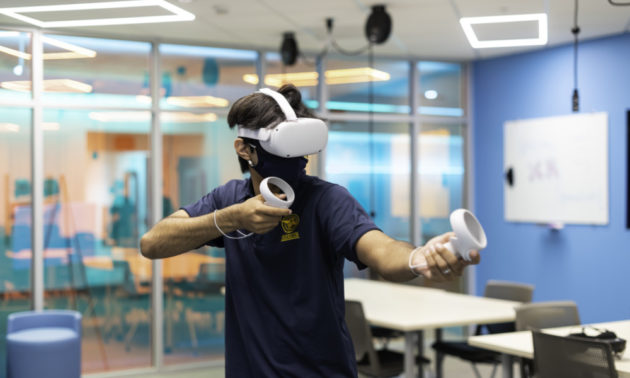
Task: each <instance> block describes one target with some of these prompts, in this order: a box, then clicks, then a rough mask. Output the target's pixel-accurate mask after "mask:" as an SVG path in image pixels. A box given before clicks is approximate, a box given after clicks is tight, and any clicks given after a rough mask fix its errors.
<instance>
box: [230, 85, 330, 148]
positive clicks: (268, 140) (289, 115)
mask: <svg viewBox="0 0 630 378" xmlns="http://www.w3.org/2000/svg"><path fill="white" fill-rule="evenodd" d="M260 92H261V93H264V94H266V95H268V96H270V97H272V98H273V99H274V100H276V102H277V103H278V105H279V106H280V109H282V112H283V113H284V115H285V117H286V121H284V122H281V123H279V124H278V125H276V126H275V127H273V128H261V129H256V130H252V129H246V128H244V127H242V126H239V127H238V136H239V137H245V138H251V139H256V140H258V141H259V143H260V146H261V147H262V148H264V149H265V151H267V152H269V153H271V154H273V155H276V156H280V157H283V158H292V157H300V156H306V155H311V154H316V153H319V152H321V151H322V150H323V149H324V148H325V147H326V144H327V143H328V126H326V123H325V122H324V121H322V120H321V119H317V118H297V116H296V115H295V111H294V110H293V108H292V107H291V105H290V104H289V102H288V101H287V99H286V98H285V97H284V96H283V95H282V94H280V93H278V92H276V91H273V90H271V89H268V88H263V89H261V90H260Z"/></svg>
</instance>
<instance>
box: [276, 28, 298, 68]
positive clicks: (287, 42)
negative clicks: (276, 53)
mask: <svg viewBox="0 0 630 378" xmlns="http://www.w3.org/2000/svg"><path fill="white" fill-rule="evenodd" d="M299 54H300V50H299V49H298V45H297V41H296V40H295V34H294V33H293V32H286V33H284V34H283V35H282V45H280V56H281V57H282V63H284V65H286V66H292V65H294V64H295V62H296V61H297V58H298V55H299Z"/></svg>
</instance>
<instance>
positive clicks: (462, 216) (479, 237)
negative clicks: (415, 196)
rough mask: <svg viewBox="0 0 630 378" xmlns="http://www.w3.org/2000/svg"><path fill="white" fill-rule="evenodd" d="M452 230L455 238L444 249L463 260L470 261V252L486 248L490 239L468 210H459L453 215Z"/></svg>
mask: <svg viewBox="0 0 630 378" xmlns="http://www.w3.org/2000/svg"><path fill="white" fill-rule="evenodd" d="M450 220H451V228H452V229H453V232H455V236H454V237H451V240H449V242H448V243H446V244H444V247H445V248H446V249H448V250H449V251H451V252H452V253H454V254H455V255H457V256H461V257H462V259H464V260H466V261H470V260H471V257H470V252H472V251H479V250H481V249H484V248H486V246H487V245H488V239H486V233H485V232H484V231H483V227H481V223H479V221H478V220H477V218H475V216H474V215H473V213H471V212H470V211H468V210H466V209H457V210H455V211H453V212H452V213H451V217H450Z"/></svg>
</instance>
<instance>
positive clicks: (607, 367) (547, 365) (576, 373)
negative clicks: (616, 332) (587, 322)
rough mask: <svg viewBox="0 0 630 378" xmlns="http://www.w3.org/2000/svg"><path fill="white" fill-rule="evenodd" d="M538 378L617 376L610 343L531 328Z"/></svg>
mask: <svg viewBox="0 0 630 378" xmlns="http://www.w3.org/2000/svg"><path fill="white" fill-rule="evenodd" d="M532 337H533V340H534V365H535V366H536V371H537V377H538V378H582V377H584V378H586V377H588V378H616V377H618V375H617V371H616V369H615V360H614V359H613V352H612V348H611V346H610V344H608V343H606V342H602V341H596V340H589V339H585V338H578V337H570V336H568V337H564V336H556V335H550V334H547V333H542V332H539V331H532Z"/></svg>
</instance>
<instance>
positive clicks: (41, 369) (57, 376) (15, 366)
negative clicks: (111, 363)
mask: <svg viewBox="0 0 630 378" xmlns="http://www.w3.org/2000/svg"><path fill="white" fill-rule="evenodd" d="M7 377H8V378H42V377H46V378H80V377H81V314H80V313H78V312H76V311H65V310H46V311H26V312H17V313H13V314H11V315H9V318H8V324H7Z"/></svg>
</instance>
